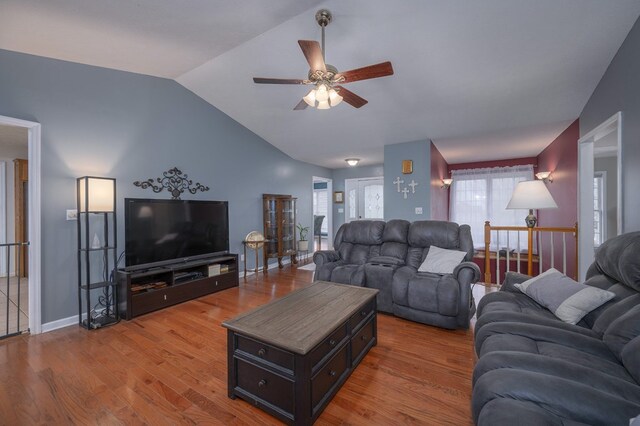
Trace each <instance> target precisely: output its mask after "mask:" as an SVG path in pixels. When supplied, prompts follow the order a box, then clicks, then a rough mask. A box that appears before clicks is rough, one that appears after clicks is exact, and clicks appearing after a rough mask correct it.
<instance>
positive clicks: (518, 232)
mask: <svg viewBox="0 0 640 426" xmlns="http://www.w3.org/2000/svg"><path fill="white" fill-rule="evenodd" d="M516 232H517V234H518V238H517V240H518V254H517V257H518V266H517V270H518V273H520V251H521V250H520V231H516Z"/></svg>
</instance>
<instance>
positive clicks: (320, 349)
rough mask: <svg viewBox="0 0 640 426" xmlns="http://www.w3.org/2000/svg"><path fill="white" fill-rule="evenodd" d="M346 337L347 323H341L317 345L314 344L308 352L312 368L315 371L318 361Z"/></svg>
mask: <svg viewBox="0 0 640 426" xmlns="http://www.w3.org/2000/svg"><path fill="white" fill-rule="evenodd" d="M345 337H347V324H346V323H345V324H342V325H341V326H340V327H338V329H337V330H336V331H334V332H333V333H331V334H330V335H329V337H327V338H326V339H324V340H323V341H322V342H321V343H320V344H319V345H318V346H316V347H315V348H314V349H313V350H312V351H311V352H309V355H308V357H309V363H310V364H311V365H312V369H313V370H314V371H315V370H316V368H317V367H318V363H319V362H320V361H322V360H323V359H324V357H326V356H327V355H329V354H330V353H331V351H333V350H334V349H337V348H338V346H340V343H341V342H342V340H344V338H345Z"/></svg>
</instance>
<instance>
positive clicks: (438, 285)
mask: <svg viewBox="0 0 640 426" xmlns="http://www.w3.org/2000/svg"><path fill="white" fill-rule="evenodd" d="M432 245H434V246H437V247H440V248H443V249H449V250H458V251H463V252H466V255H465V257H464V261H463V262H461V263H460V264H458V265H457V266H456V268H455V270H454V271H453V273H452V274H435V273H429V272H419V271H418V268H419V266H420V265H421V264H422V262H423V261H424V260H425V258H426V256H427V254H428V252H429V248H430V247H431V246H432ZM472 257H473V241H472V239H471V231H470V229H469V226H468V225H458V224H456V223H452V222H443V221H430V220H425V221H416V222H413V223H410V222H408V221H406V220H390V221H388V222H386V223H385V222H383V221H370V220H362V221H355V222H350V223H346V224H344V225H342V226H341V227H340V229H338V232H337V233H336V237H335V240H334V250H324V251H318V252H316V253H315V254H314V256H313V260H314V262H315V264H316V272H315V275H314V279H315V280H322V281H332V282H338V283H342V284H351V285H357V286H365V287H371V288H376V289H378V290H379V291H380V292H379V293H378V299H377V302H378V310H379V311H382V312H387V313H393V314H394V315H397V316H399V317H402V318H406V319H409V320H412V321H417V322H420V323H424V324H430V325H435V326H439V327H444V328H449V329H456V328H467V327H468V326H469V319H470V318H471V317H472V316H473V314H474V312H475V302H474V300H473V296H472V294H471V287H470V284H471V283H474V282H476V281H478V279H479V278H480V270H479V268H478V266H477V265H476V264H475V263H473V262H471V261H470V260H471V259H472Z"/></svg>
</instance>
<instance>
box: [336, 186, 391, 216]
mask: <svg viewBox="0 0 640 426" xmlns="http://www.w3.org/2000/svg"><path fill="white" fill-rule="evenodd" d="M344 187H345V219H346V222H351V221H353V220H361V219H369V220H375V219H379V220H382V219H384V178H383V177H370V178H358V179H346V180H345V184H344Z"/></svg>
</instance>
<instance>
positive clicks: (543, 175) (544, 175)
mask: <svg viewBox="0 0 640 426" xmlns="http://www.w3.org/2000/svg"><path fill="white" fill-rule="evenodd" d="M536 177H537V178H538V179H540V180H541V181H543V182H544V183H547V182H549V183H551V182H553V176H552V175H551V172H538V173H536Z"/></svg>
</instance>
